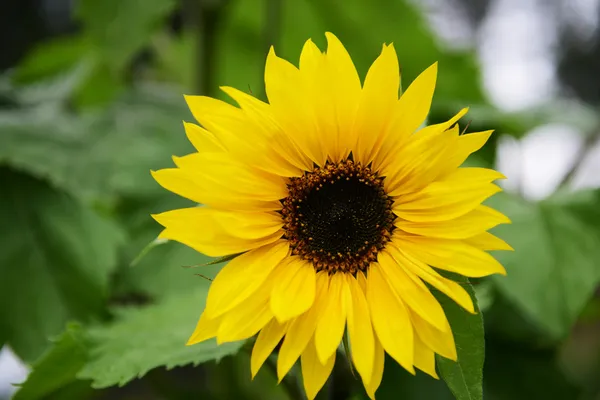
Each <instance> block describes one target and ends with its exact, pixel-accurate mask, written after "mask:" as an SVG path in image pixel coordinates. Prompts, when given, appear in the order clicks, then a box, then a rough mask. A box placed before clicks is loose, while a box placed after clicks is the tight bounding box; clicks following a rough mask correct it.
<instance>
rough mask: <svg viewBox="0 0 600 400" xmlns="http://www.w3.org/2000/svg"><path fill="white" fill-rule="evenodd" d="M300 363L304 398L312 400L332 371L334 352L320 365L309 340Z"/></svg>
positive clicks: (312, 342)
mask: <svg viewBox="0 0 600 400" xmlns="http://www.w3.org/2000/svg"><path fill="white" fill-rule="evenodd" d="M300 362H301V364H302V380H303V382H304V390H305V391H306V397H307V398H308V400H314V398H315V397H317V393H319V390H321V388H322V387H323V385H324V384H325V382H327V378H329V375H330V374H331V371H332V370H333V365H334V364H335V352H333V353H332V354H331V356H329V358H328V359H327V360H326V361H325V362H324V363H321V361H320V360H319V357H318V356H317V350H316V348H315V343H314V340H311V341H310V342H309V343H308V345H307V346H306V349H305V350H304V352H302V357H301V358H300Z"/></svg>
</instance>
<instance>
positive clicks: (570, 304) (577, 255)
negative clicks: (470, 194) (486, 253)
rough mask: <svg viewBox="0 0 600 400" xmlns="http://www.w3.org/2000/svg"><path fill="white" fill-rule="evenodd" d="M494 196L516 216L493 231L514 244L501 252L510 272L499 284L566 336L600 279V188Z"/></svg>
mask: <svg viewBox="0 0 600 400" xmlns="http://www.w3.org/2000/svg"><path fill="white" fill-rule="evenodd" d="M495 201H496V203H495V206H496V208H497V209H499V210H500V211H503V212H504V213H505V214H506V215H508V217H509V218H511V220H512V222H513V223H512V225H505V226H499V227H498V228H496V230H495V233H496V234H497V235H498V236H500V237H502V238H504V239H505V240H507V241H508V242H509V243H510V245H511V246H513V247H514V249H515V251H514V252H500V254H498V255H497V258H498V259H499V260H500V261H501V262H502V264H503V265H504V266H505V267H506V270H507V272H508V274H507V276H506V277H499V278H498V279H495V283H496V285H497V287H498V288H499V289H500V291H501V292H502V293H503V294H504V295H505V296H506V297H507V298H508V299H509V300H510V301H511V302H513V303H514V304H515V305H516V306H518V307H519V308H520V309H522V310H523V311H524V312H525V314H526V315H527V316H528V317H529V318H531V319H532V320H533V321H534V322H535V323H537V324H538V325H539V326H540V327H543V328H544V329H545V330H546V331H547V332H548V333H549V334H550V336H551V337H553V338H554V339H559V338H561V337H564V336H565V335H566V334H567V333H568V332H569V330H570V328H571V326H572V325H573V323H574V322H575V320H576V319H577V317H578V315H579V314H580V312H581V311H582V309H583V307H584V306H585V304H586V303H587V302H588V301H589V299H590V298H591V296H592V295H593V292H594V289H595V288H596V287H597V285H598V282H600V268H598V265H600V231H599V229H598V226H600V208H599V206H600V190H590V191H582V192H579V193H570V194H566V195H555V196H553V197H551V198H548V199H546V200H544V201H542V202H539V203H529V202H527V201H525V200H522V199H519V198H516V197H511V196H509V195H503V196H496V198H495Z"/></svg>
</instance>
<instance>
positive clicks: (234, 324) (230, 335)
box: [217, 281, 273, 344]
mask: <svg viewBox="0 0 600 400" xmlns="http://www.w3.org/2000/svg"><path fill="white" fill-rule="evenodd" d="M272 286H273V282H272V281H269V282H265V283H264V284H263V285H262V286H260V287H259V288H258V290H256V291H255V292H254V293H253V294H252V296H250V297H249V298H248V299H246V301H245V302H244V303H243V304H239V305H238V306H237V307H234V308H233V309H232V310H230V311H229V312H227V313H225V314H224V315H223V317H222V320H221V324H220V325H219V330H218V332H217V344H222V343H227V342H236V341H238V340H245V339H248V338H249V337H251V336H254V335H255V334H256V333H258V331H259V330H261V329H262V328H263V327H264V326H265V325H266V324H267V323H268V322H269V321H270V320H271V319H272V318H273V313H272V312H271V309H270V307H269V295H270V293H271V288H272Z"/></svg>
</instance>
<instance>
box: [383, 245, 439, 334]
mask: <svg viewBox="0 0 600 400" xmlns="http://www.w3.org/2000/svg"><path fill="white" fill-rule="evenodd" d="M377 261H378V262H379V265H380V266H381V270H382V271H383V273H384V275H385V279H386V280H387V282H388V283H389V285H390V286H391V287H392V289H393V290H395V292H396V295H398V296H399V297H400V298H401V299H402V300H403V301H404V303H405V304H406V305H408V306H409V307H410V308H411V309H412V310H413V311H414V312H416V313H417V314H419V315H420V316H421V317H422V318H423V319H425V320H426V321H427V322H429V323H430V324H432V325H433V326H435V327H436V328H438V329H444V328H445V327H446V325H447V324H446V315H445V314H444V310H443V309H442V306H440V303H438V301H437V300H436V299H435V297H433V295H432V294H431V292H430V291H429V289H427V287H426V286H425V284H423V282H421V280H420V279H419V278H416V277H414V276H411V275H412V274H411V273H410V272H409V271H404V269H403V268H402V266H401V265H399V264H398V262H397V261H396V260H395V259H394V258H392V256H391V255H390V254H389V252H388V251H387V250H384V251H382V252H380V253H379V254H378V257H377Z"/></svg>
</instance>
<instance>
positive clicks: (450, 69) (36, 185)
mask: <svg viewBox="0 0 600 400" xmlns="http://www.w3.org/2000/svg"><path fill="white" fill-rule="evenodd" d="M174 13H176V14H177V15H179V17H180V18H181V19H182V20H183V22H181V23H178V24H174V23H173V15H174ZM76 18H77V20H78V21H79V24H80V25H79V26H80V28H79V30H78V31H77V32H76V33H74V34H71V35H69V36H65V37H59V38H54V39H50V40H48V41H45V42H42V43H40V44H39V45H38V46H37V47H36V48H35V49H33V50H32V51H31V52H30V53H29V54H28V55H27V56H26V57H25V58H24V59H23V60H22V62H21V63H20V64H19V65H18V66H17V67H16V68H15V69H14V70H12V71H9V73H7V74H6V76H5V77H4V78H3V80H2V84H1V85H0V98H2V100H3V103H2V104H4V105H3V106H2V108H0V132H1V133H0V182H1V183H2V189H1V190H0V215H1V217H0V221H2V225H1V226H0V243H1V249H2V252H1V253H0V254H1V255H0V299H1V300H2V302H1V303H2V305H3V307H2V309H0V344H7V345H9V346H10V347H11V348H12V349H13V350H14V351H15V352H16V354H17V355H18V356H19V357H21V358H22V359H23V360H24V361H26V362H27V363H29V364H31V365H32V367H33V372H32V373H31V374H30V376H29V378H28V379H27V381H26V382H25V383H24V385H23V386H22V387H21V389H20V390H19V391H18V392H17V395H16V397H15V399H17V400H27V399H50V398H52V399H71V398H76V399H85V398H125V397H119V396H120V393H127V389H128V388H131V390H133V391H138V392H139V393H141V394H140V396H142V398H148V399H154V398H156V399H158V398H169V399H171V398H172V399H187V398H198V397H200V396H206V398H217V399H219V398H221V399H229V398H240V399H242V398H243V399H261V400H262V399H286V398H288V394H287V393H290V392H291V391H293V390H294V387H293V386H294V385H296V384H297V383H296V382H294V379H293V378H292V379H291V381H292V382H291V383H290V382H288V381H287V380H286V382H284V383H283V384H282V385H280V386H275V384H276V379H275V378H274V375H273V371H270V370H269V369H268V365H267V366H265V367H263V369H264V370H263V371H261V373H260V374H259V376H258V377H257V378H256V379H255V380H254V382H252V383H251V382H250V374H249V371H248V364H249V362H248V354H247V352H246V351H242V352H239V353H238V354H237V355H236V356H235V357H226V358H225V359H223V361H221V363H215V362H209V361H212V360H219V359H221V358H222V357H225V356H227V355H230V354H234V353H237V352H238V351H239V350H240V348H242V347H243V346H244V345H245V344H244V343H235V344H229V345H225V346H222V347H216V345H215V343H213V342H207V343H205V344H201V345H196V346H193V347H185V346H184V344H185V341H186V339H187V335H188V334H189V333H190V332H191V331H192V329H193V327H194V324H195V322H196V320H197V318H198V316H199V315H200V313H201V310H202V308H203V304H204V297H205V296H206V291H207V288H208V285H209V282H208V281H207V280H206V279H204V278H202V277H199V276H195V273H196V271H198V272H201V273H202V274H203V275H205V276H208V277H211V276H214V274H216V272H217V271H218V270H219V268H220V265H211V266H207V267H202V268H201V269H199V270H195V269H186V268H182V267H183V266H193V265H197V264H203V263H206V262H208V261H209V260H210V259H209V258H208V257H205V256H203V255H200V254H198V253H196V252H194V251H192V250H190V249H188V248H186V247H184V246H181V245H179V244H176V243H167V244H164V245H160V246H157V247H156V248H154V249H152V250H151V252H149V254H148V255H146V256H145V257H143V258H141V259H140V260H139V262H137V263H136V264H135V265H133V266H132V265H131V263H132V261H133V260H134V259H136V257H137V256H138V254H140V252H141V251H142V250H143V249H144V248H145V247H146V246H147V244H148V243H150V242H152V241H153V240H154V239H155V238H156V236H157V234H158V233H159V227H158V226H157V225H156V224H155V223H154V221H153V220H152V219H151V218H150V214H151V213H156V212H160V211H164V210H168V209H172V208H177V207H182V206H186V205H190V203H189V202H187V201H185V200H182V199H179V198H176V197H175V196H173V195H170V194H168V193H165V192H164V191H163V190H162V189H160V188H159V187H158V185H157V184H156V183H155V182H154V181H153V180H152V179H151V177H150V174H149V170H150V169H159V168H162V167H165V166H167V165H169V163H170V156H171V155H172V154H177V155H182V154H186V153H188V152H190V151H191V150H192V148H191V146H190V145H189V144H188V143H187V141H186V140H185V135H184V134H183V129H182V126H181V120H191V115H190V114H189V112H188V111H187V109H186V107H185V104H184V101H183V97H182V96H181V94H182V93H195V92H198V91H199V90H203V91H204V92H205V94H211V95H215V96H218V97H221V98H223V99H225V96H224V95H223V94H222V93H220V92H219V91H218V90H217V88H218V86H221V85H229V86H234V87H237V88H240V89H241V90H249V91H252V92H253V93H254V94H255V95H257V96H259V97H263V98H264V89H263V83H262V82H263V78H262V71H263V68H264V58H265V55H266V53H267V51H268V48H269V46H270V45H275V46H276V50H277V53H278V54H279V55H281V56H283V57H286V58H288V59H290V60H292V61H293V62H296V61H297V59H298V56H299V52H300V49H301V46H302V44H303V43H304V41H305V40H306V39H307V38H313V40H314V41H315V42H316V43H317V44H318V45H319V46H321V48H324V44H325V41H324V35H323V33H324V32H325V31H333V32H335V33H336V34H337V35H338V36H339V37H340V39H341V40H342V42H343V43H344V44H345V45H346V46H347V47H348V50H349V51H350V53H351V54H352V56H353V59H354V61H355V63H356V66H357V68H358V70H359V73H360V74H361V76H364V74H365V73H366V71H367V69H368V66H369V65H370V63H371V62H372V61H373V60H374V59H375V57H376V56H377V54H378V52H379V51H380V49H381V45H382V43H384V42H386V43H390V42H393V43H394V45H395V48H396V50H397V52H398V55H399V58H400V64H401V67H402V75H403V81H404V86H406V85H407V84H408V83H409V82H410V81H411V80H412V79H414V77H416V76H417V74H418V73H419V72H420V71H421V70H423V69H424V68H426V67H427V66H428V65H430V64H431V63H433V62H434V61H439V63H440V64H439V65H440V74H439V77H438V83H439V84H438V88H437V92H436V98H435V101H434V108H433V110H432V112H431V114H430V117H429V118H430V120H431V121H434V122H435V121H438V120H441V119H444V118H448V117H449V116H451V115H453V114H454V113H455V112H456V111H457V110H458V109H460V108H461V107H463V106H465V105H470V106H471V113H470V118H471V119H472V120H473V122H472V125H471V130H476V129H479V128H482V129H489V128H493V129H496V131H497V132H498V133H500V134H509V135H512V136H514V137H517V138H518V137H521V136H522V135H524V134H525V133H526V132H527V131H528V130H530V129H532V128H534V127H536V126H538V125H540V124H544V123H549V122H562V123H566V124H569V125H573V126H577V127H579V128H581V129H582V130H583V131H585V132H593V131H594V129H597V127H598V122H599V121H598V117H597V115H596V114H595V113H594V112H593V111H591V110H590V109H589V108H588V107H586V106H581V105H579V104H576V103H573V102H568V103H557V104H549V105H547V106H544V107H542V108H540V109H537V110H529V111H527V112H520V113H506V112H500V111H498V110H496V109H495V108H494V107H493V106H491V105H490V104H489V103H488V102H487V100H486V97H485V95H484V93H483V90H482V88H481V84H480V80H481V74H480V72H479V66H478V64H477V61H476V57H475V55H474V54H473V53H472V52H471V51H451V50H448V49H447V48H445V46H444V45H443V44H441V43H440V41H439V40H438V38H436V37H435V35H434V34H432V32H431V29H430V28H429V25H428V23H427V21H426V19H425V17H424V15H423V13H422V12H421V10H420V9H418V8H417V7H415V5H414V4H413V2H410V1H407V0H394V1H384V0H374V1H372V2H368V3H366V2H362V1H358V0H350V1H346V2H344V5H343V7H340V5H339V3H338V2H336V1H333V0H321V1H310V0H301V1H294V2H292V1H289V0H288V1H283V0H281V1H278V0H267V1H263V2H257V1H256V2H255V1H251V0H232V1H225V0H213V1H209V0H189V1H180V2H178V1H176V0H144V1H141V0H109V1H103V2H99V1H94V0H81V1H79V2H78V3H77V10H76ZM174 25H177V27H176V29H175V28H174ZM203 82H204V83H207V84H206V85H205V84H204V83H203ZM228 101H229V100H228ZM557 110H560V111H561V112H557ZM495 146H496V141H492V142H491V143H490V144H488V145H487V146H486V147H485V148H484V150H483V151H482V152H481V155H480V156H479V158H476V159H473V160H470V161H469V162H471V163H479V164H484V165H490V164H491V163H493V161H494V155H495ZM492 202H493V205H494V206H495V207H497V208H498V209H500V210H502V211H504V212H505V213H506V214H507V215H508V216H509V217H511V219H512V220H513V224H512V225H509V226H503V227H500V228H498V229H497V232H496V233H497V234H498V235H499V236H501V237H503V238H504V239H506V240H507V241H508V242H509V243H510V244H512V245H513V246H514V247H515V249H516V251H515V252H514V253H502V254H498V257H499V258H500V260H501V261H502V262H503V264H504V265H505V266H506V267H507V270H508V276H507V277H498V278H493V279H482V280H478V281H477V282H474V286H475V292H476V293H477V297H478V298H479V301H480V306H481V308H482V310H483V312H484V320H485V327H486V338H485V339H486V345H485V357H484V353H483V340H484V338H483V329H482V326H481V325H482V323H481V318H480V316H479V315H476V316H471V315H467V314H465V313H464V312H462V311H460V310H459V309H458V308H457V307H456V306H455V305H454V304H453V303H452V302H448V301H443V303H444V307H445V309H446V312H447V313H448V315H449V318H450V322H451V324H452V325H453V330H454V332H455V336H456V341H457V345H458V352H459V363H458V364H456V363H453V362H449V361H447V360H438V370H439V372H440V375H441V376H442V377H443V378H444V379H445V381H446V382H447V386H446V385H444V383H442V382H441V381H435V380H433V379H432V378H429V377H427V376H425V375H424V374H422V373H417V376H416V377H412V376H410V375H409V374H408V373H406V372H405V371H403V370H402V369H401V368H400V367H398V366H397V365H395V363H391V362H386V369H385V374H384V379H383V384H382V386H381V388H380V390H379V391H378V398H379V399H396V398H402V399H404V398H406V399H422V398H427V399H451V398H452V397H453V394H454V396H456V398H458V399H473V400H475V399H481V398H482V395H483V394H485V397H486V398H489V399H494V400H505V399H506V400H508V399H532V398H544V399H582V400H586V399H590V400H591V399H594V398H597V397H595V396H598V395H599V393H600V388H598V385H597V382H596V380H594V379H592V378H590V379H574V377H573V376H572V375H569V374H565V372H564V371H565V370H569V369H571V370H573V369H577V368H579V370H578V371H579V372H578V374H579V375H581V376H588V375H589V376H592V377H593V376H597V372H598V371H599V370H600V369H598V365H600V345H598V346H597V348H596V350H591V351H592V352H594V351H595V353H596V354H593V355H592V356H590V357H592V358H593V361H594V360H595V362H593V361H592V362H590V363H589V365H592V366H591V367H587V369H586V368H584V367H583V366H582V365H579V364H578V365H575V364H576V362H575V361H573V360H574V359H575V360H577V358H576V357H575V358H574V357H568V354H567V356H562V357H561V358H560V360H559V358H558V357H557V353H558V352H559V350H561V349H562V348H563V346H564V343H565V341H566V340H567V339H568V340H569V343H575V344H574V345H573V346H572V348H574V349H575V350H577V349H578V348H577V345H576V343H577V342H578V340H577V338H578V336H577V335H578V334H579V333H578V331H577V330H576V329H574V327H577V326H579V325H580V324H581V321H580V315H581V314H582V313H584V315H587V317H586V318H587V320H586V321H587V323H588V324H592V323H596V325H597V323H598V322H599V321H600V316H599V315H598V313H597V312H596V313H593V312H592V311H590V310H593V306H592V305H593V304H595V303H594V302H597V299H596V300H594V296H595V290H596V289H597V287H598V282H599V281H600V250H599V249H600V212H599V211H598V210H599V209H600V191H598V190H588V191H582V192H578V193H572V192H568V191H561V192H560V193H557V194H555V195H553V196H551V197H550V198H548V199H546V200H543V201H540V202H531V201H527V200H524V199H523V198H521V197H520V196H519V195H518V194H512V195H511V194H506V195H502V196H497V197H496V198H494V199H493V200H492ZM464 284H465V285H468V283H467V282H464ZM590 321H592V322H590ZM69 322H71V323H70V324H69ZM596 329H597V328H596ZM595 332H596V334H598V330H596V331H595ZM51 339H52V340H51ZM568 349H571V347H568ZM575 350H570V351H575ZM579 351H581V349H579ZM338 358H339V360H338V363H337V365H336V367H335V370H334V374H333V376H334V377H333V379H332V380H331V382H330V384H329V386H328V387H326V388H325V389H324V390H323V391H322V393H321V394H320V395H319V398H321V399H327V398H336V399H337V398H352V399H366V398H367V397H366V394H365V393H364V392H363V389H362V388H361V385H360V382H358V381H357V380H355V379H354V378H353V377H352V374H351V372H350V371H349V370H348V366H347V362H345V361H344V360H341V357H338ZM484 358H485V365H484ZM569 360H571V361H569ZM388 361H389V360H388ZM559 361H560V362H559ZM200 363H202V364H201V365H199V366H197V367H193V368H190V367H189V366H188V367H182V366H185V365H198V364H200ZM569 363H570V364H569ZM165 367H166V368H167V369H172V368H173V370H171V371H169V372H166V370H165V369H164V368H165ZM176 367H178V368H176ZM576 367H577V368H576ZM482 368H483V384H482ZM594 374H596V375H594ZM121 385H126V386H125V388H123V389H110V387H112V386H121ZM92 387H93V388H108V389H104V390H97V389H92ZM290 387H291V389H290ZM448 388H449V389H450V390H449V389H448ZM580 394H581V396H582V397H580ZM336 396H337V397H336ZM344 396H345V397H344Z"/></svg>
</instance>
